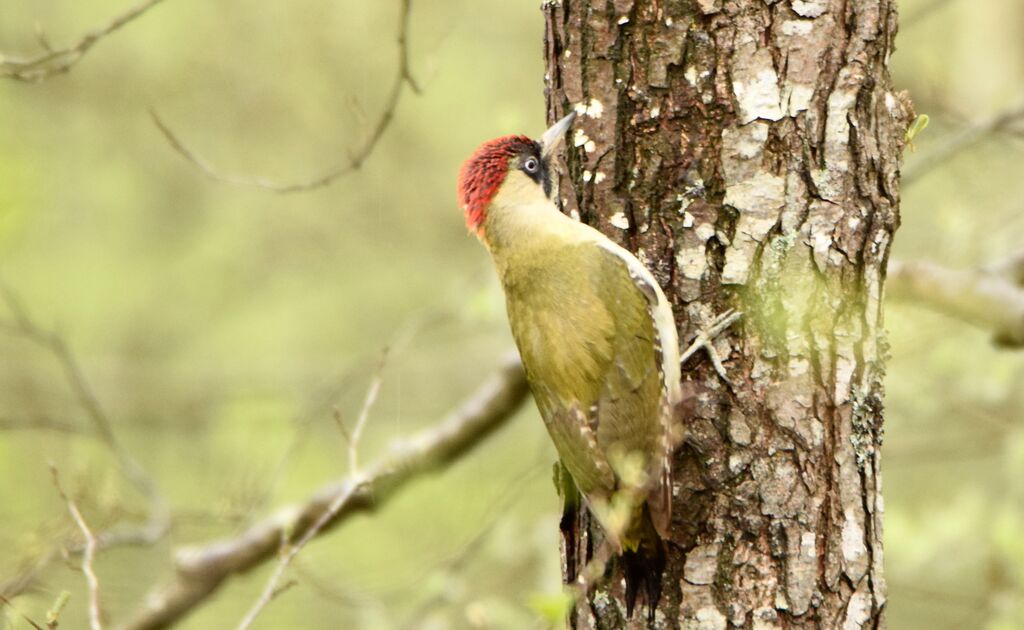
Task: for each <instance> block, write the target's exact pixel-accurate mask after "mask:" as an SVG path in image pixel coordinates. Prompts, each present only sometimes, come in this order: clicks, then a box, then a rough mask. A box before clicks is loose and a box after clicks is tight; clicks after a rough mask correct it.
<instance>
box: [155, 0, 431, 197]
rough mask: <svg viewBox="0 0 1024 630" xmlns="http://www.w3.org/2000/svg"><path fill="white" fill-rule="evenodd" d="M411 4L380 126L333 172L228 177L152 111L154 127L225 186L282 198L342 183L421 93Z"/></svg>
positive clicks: (404, 11)
mask: <svg viewBox="0 0 1024 630" xmlns="http://www.w3.org/2000/svg"><path fill="white" fill-rule="evenodd" d="M411 4H412V0H401V11H400V14H399V32H398V39H397V44H398V68H397V70H396V72H395V78H394V81H393V83H392V86H391V92H390V93H389V94H388V97H387V100H386V101H385V102H384V109H383V111H382V112H381V115H380V118H379V119H378V120H377V124H376V125H374V127H373V131H372V132H371V133H370V136H369V138H367V139H366V141H365V142H364V143H363V144H362V146H360V147H359V148H358V149H356V150H355V151H353V152H352V153H351V154H350V156H349V158H348V159H347V160H346V161H344V162H342V163H340V164H338V165H337V166H335V167H333V168H331V169H329V170H328V171H326V172H325V173H323V174H321V175H318V176H316V177H313V178H311V179H307V180H304V181H297V182H279V181H275V180H273V179H271V178H268V177H263V176H258V175H257V176H252V175H233V174H229V173H225V172H223V171H222V170H221V169H219V168H217V167H216V166H214V165H213V164H212V163H211V162H210V161H209V160H208V159H206V158H204V157H203V156H202V155H200V154H199V153H197V152H196V151H194V150H193V149H191V148H189V146H188V145H187V144H185V142H184V141H182V140H181V138H179V137H178V135H177V134H176V133H175V132H174V131H173V130H172V129H171V128H170V126H168V125H167V123H166V122H164V120H163V119H162V118H161V117H160V115H159V114H158V113H157V112H156V110H154V109H150V111H149V114H150V116H151V117H152V119H153V123H154V124H155V125H156V126H157V128H158V129H159V130H160V132H161V133H162V134H163V135H164V138H166V139H167V142H168V143H169V144H170V145H171V148H173V149H174V150H175V151H176V152H177V153H178V154H179V155H181V156H182V157H183V158H185V159H186V160H188V161H189V162H191V163H192V165H193V166H195V167H196V168H198V169H199V170H200V171H201V172H202V173H203V174H204V175H206V176H207V177H209V178H210V179H213V180H216V181H219V182H222V183H225V184H233V185H236V186H249V187H253V188H262V189H264V190H269V191H271V192H276V193H282V194H285V193H295V192H305V191H309V190H315V189H317V188H322V187H324V186H327V185H329V184H332V183H334V182H335V181H337V180H338V179H340V178H342V177H344V176H346V175H349V174H351V173H354V172H355V171H358V170H359V169H360V168H362V166H363V164H364V163H365V162H366V160H367V159H368V158H369V157H370V154H372V153H373V151H374V149H376V148H377V144H378V143H379V142H380V139H381V138H382V137H383V136H384V132H386V131H387V130H388V127H390V126H391V123H392V121H393V120H394V117H395V111H396V110H397V109H398V102H399V100H401V97H402V93H403V92H404V91H405V88H406V87H408V88H409V89H411V90H412V91H413V92H414V93H416V94H419V93H420V87H419V84H418V83H417V82H416V80H415V79H414V78H413V76H412V70H411V68H410V65H409V46H408V33H409V14H410V10H411Z"/></svg>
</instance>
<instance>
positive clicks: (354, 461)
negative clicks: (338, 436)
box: [348, 348, 388, 479]
mask: <svg viewBox="0 0 1024 630" xmlns="http://www.w3.org/2000/svg"><path fill="white" fill-rule="evenodd" d="M387 358H388V351H387V348H385V349H384V351H383V352H382V353H381V357H380V363H378V364H377V371H376V373H375V374H374V375H373V380H372V381H370V387H369V388H368V389H367V391H366V398H365V399H364V400H363V406H362V408H361V409H360V410H359V417H358V418H357V419H356V427H355V428H354V429H352V434H351V435H349V436H348V469H349V475H350V476H351V477H352V478H353V479H355V478H356V477H358V475H359V442H360V440H362V438H363V429H364V428H366V421H367V420H368V419H369V417H370V410H371V409H373V406H374V405H375V404H376V403H377V396H378V395H379V394H380V384H381V381H382V380H383V373H384V364H385V363H386V362H387Z"/></svg>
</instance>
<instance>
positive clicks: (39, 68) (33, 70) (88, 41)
mask: <svg viewBox="0 0 1024 630" xmlns="http://www.w3.org/2000/svg"><path fill="white" fill-rule="evenodd" d="M161 2H163V0H143V1H142V2H139V3H138V4H136V5H134V6H133V7H131V8H129V9H128V10H127V11H125V12H124V13H121V14H120V15H116V16H114V17H113V18H111V19H110V20H109V21H108V22H106V23H105V24H103V25H101V26H99V27H97V28H94V29H93V30H91V31H89V32H88V33H86V34H85V35H83V36H82V37H81V38H80V39H79V40H78V41H77V42H75V43H73V44H71V45H69V46H67V47H65V48H59V49H54V48H53V47H51V46H50V44H49V42H48V40H47V39H46V35H45V34H44V33H43V32H42V30H41V29H39V28H38V27H37V30H36V39H37V40H38V41H39V43H40V45H41V46H42V47H43V52H41V53H39V54H37V55H33V56H28V57H16V56H11V55H6V54H3V53H0V78H5V79H15V80H18V81H25V82H26V83H38V82H40V81H43V80H44V79H48V78H50V77H52V76H54V75H57V74H63V73H65V72H67V71H68V70H70V69H71V68H72V66H74V65H75V64H76V63H78V62H79V61H81V60H82V57H84V56H85V54H86V53H87V52H89V49H91V48H92V47H93V46H95V45H96V44H97V43H98V42H99V41H100V40H102V39H103V38H105V37H106V36H108V35H110V34H111V33H113V32H114V31H117V30H118V29H120V28H121V27H122V26H125V25H126V24H128V23H129V22H132V21H133V20H135V19H137V18H139V17H141V16H142V15H143V14H144V13H146V12H147V11H149V10H150V9H151V8H153V7H154V6H156V5H157V4H160V3H161Z"/></svg>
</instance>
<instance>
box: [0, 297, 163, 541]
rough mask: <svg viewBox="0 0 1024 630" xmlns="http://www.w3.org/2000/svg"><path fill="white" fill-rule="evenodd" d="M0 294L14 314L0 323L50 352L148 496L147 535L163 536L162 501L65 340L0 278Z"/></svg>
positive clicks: (94, 422) (120, 461) (110, 446)
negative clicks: (37, 319)
mask: <svg viewBox="0 0 1024 630" xmlns="http://www.w3.org/2000/svg"><path fill="white" fill-rule="evenodd" d="M0 298H2V299H3V301H4V302H5V303H6V305H7V309H8V311H10V313H11V316H12V317H13V318H14V321H13V322H2V321H0V327H2V328H5V329H7V330H9V331H11V332H12V333H14V334H16V335H19V336H21V337H22V338H24V339H27V340H29V341H31V342H33V343H35V344H36V345H38V346H40V347H42V348H44V349H46V350H48V351H49V352H50V353H51V354H53V355H54V357H55V358H56V359H57V361H58V363H60V366H61V369H62V370H63V371H64V377H65V379H66V380H67V382H68V385H69V386H70V387H71V390H72V391H73V392H74V395H75V398H76V399H77V400H78V403H79V405H80V406H81V407H82V409H83V410H84V411H85V414H86V416H88V418H89V420H90V421H91V422H92V425H93V428H94V429H95V431H96V434H97V435H98V436H99V438H100V440H102V441H103V443H104V444H106V446H107V448H108V449H109V450H110V451H111V453H113V455H114V457H115V458H116V459H117V463H118V466H119V467H120V469H121V472H122V474H124V476H125V477H126V478H127V479H128V480H129V481H130V482H131V483H132V484H133V485H134V486H135V487H136V488H137V489H138V490H139V492H141V493H142V495H143V496H144V497H146V499H148V500H149V502H150V506H151V508H152V513H151V519H150V528H151V535H152V536H153V537H155V538H154V540H155V539H158V538H160V537H161V536H163V534H164V533H165V532H166V529H167V525H168V523H169V517H168V510H167V505H166V501H165V500H164V498H163V495H161V494H160V491H159V490H158V489H157V486H156V483H154V481H153V479H152V478H151V477H150V476H149V474H148V473H147V472H146V471H145V469H143V468H142V466H140V465H139V463H138V462H137V461H135V458H133V457H132V456H131V455H130V454H129V453H128V451H127V450H125V448H124V447H123V446H122V445H121V442H120V440H118V438H117V435H116V434H115V433H114V428H113V424H112V423H111V421H110V417H109V416H108V415H107V412H106V410H105V409H104V408H103V405H102V404H100V401H99V398H98V397H97V395H96V392H95V391H94V390H93V388H92V386H91V385H90V384H89V381H88V380H87V379H86V378H85V373H84V372H83V371H82V367H81V366H80V365H79V363H78V359H77V358H76V357H75V355H74V353H73V352H71V349H70V347H69V346H68V344H67V342H66V341H64V338H63V337H61V336H60V335H59V334H57V333H56V332H54V331H52V330H46V329H44V328H43V327H41V326H39V325H38V324H37V323H36V322H35V321H33V320H32V318H31V317H30V316H29V314H28V310H27V309H26V308H25V306H24V304H22V302H21V300H20V298H18V296H17V295H16V294H15V293H14V291H13V290H12V289H11V288H10V287H9V286H7V284H6V283H5V282H3V280H2V279H0Z"/></svg>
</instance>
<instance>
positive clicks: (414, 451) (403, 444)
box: [126, 357, 527, 630]
mask: <svg viewBox="0 0 1024 630" xmlns="http://www.w3.org/2000/svg"><path fill="white" fill-rule="evenodd" d="M526 394H527V386H526V378H525V376H524V375H523V372H522V368H521V366H520V364H519V361H518V358H513V357H510V358H509V359H508V360H506V361H505V362H504V364H503V365H502V367H501V369H500V370H499V371H498V372H497V374H495V375H494V376H492V377H491V378H490V379H489V380H488V381H487V382H485V383H484V384H483V385H482V386H481V387H480V388H479V389H478V390H477V391H476V393H474V394H473V395H472V396H471V397H470V398H469V399H467V400H466V401H465V402H464V403H463V404H462V406H460V407H459V408H458V409H456V410H455V411H454V412H453V413H452V414H451V415H450V416H449V417H447V418H446V419H444V420H443V421H442V422H441V423H440V424H438V425H437V426H435V427H433V428H431V429H429V430H425V431H423V432H421V433H419V434H417V435H415V436H413V437H411V438H408V439H405V440H402V441H400V442H398V443H396V444H395V445H393V447H392V448H391V451H390V453H389V454H387V455H384V456H382V457H380V458H378V459H377V460H376V461H374V462H373V463H372V464H370V465H368V466H367V467H366V468H365V469H364V470H363V472H362V474H361V476H360V477H359V478H358V479H351V478H349V477H348V476H347V475H346V478H345V479H342V480H340V481H337V482H334V483H331V484H328V485H327V486H325V487H324V488H322V489H321V490H320V491H319V492H318V493H317V494H316V495H315V496H313V497H312V498H311V499H309V500H307V501H306V502H305V503H302V504H300V505H295V506H290V507H287V508H285V509H283V510H281V511H279V512H278V513H277V514H275V515H273V516H271V517H269V518H268V519H266V520H264V521H262V522H259V523H256V524H255V525H253V526H252V527H250V528H249V529H248V530H247V531H245V532H243V533H242V534H240V535H239V536H237V537H235V538H231V539H227V540H222V541H219V542H214V543H211V544H208V545H205V546H202V547H197V548H192V549H183V550H180V551H179V552H178V553H177V557H176V566H177V571H176V577H175V580H174V582H173V583H171V584H169V585H167V586H165V587H163V588H158V589H156V590H154V591H153V592H151V594H150V596H149V597H147V600H146V603H145V605H144V606H143V608H142V609H141V610H139V611H138V613H137V614H136V616H135V617H134V619H132V620H130V621H129V622H128V624H127V625H126V628H127V629H128V630H143V629H153V628H166V627H168V626H169V625H171V624H173V623H174V622H176V621H177V620H179V619H181V618H182V617H184V616H185V615H186V614H188V613H189V612H190V611H192V610H193V609H194V608H196V607H197V606H199V605H201V604H202V603H203V602H204V601H206V600H207V599H208V598H209V597H210V596H211V595H213V594H214V593H215V592H216V591H217V590H218V589H219V588H220V587H221V586H222V585H223V584H224V582H225V581H226V580H227V579H228V578H230V577H232V576H234V575H238V574H240V573H244V572H246V571H249V570H251V569H253V568H255V567H257V566H260V565H261V564H263V563H265V562H267V561H268V560H269V559H271V558H273V557H274V556H275V554H276V552H277V551H278V550H279V549H280V544H281V540H282V538H286V539H288V540H301V539H302V538H303V537H304V536H305V535H306V534H307V532H309V530H310V528H312V527H313V526H314V525H315V524H316V523H317V522H318V521H319V520H320V519H321V518H322V517H323V515H324V514H325V513H326V512H327V511H328V510H331V508H332V506H334V505H335V504H337V509H336V510H334V511H333V512H334V514H333V516H332V517H330V518H329V519H328V520H327V521H326V522H325V523H324V524H323V526H322V527H321V528H320V530H319V531H318V534H320V535H322V534H324V533H325V532H327V531H330V530H331V529H333V528H334V527H337V526H338V525H340V524H341V523H343V522H345V520H346V519H347V518H348V517H350V516H351V515H353V514H356V513H359V512H366V511H372V510H375V509H377V508H379V507H380V506H382V505H384V504H385V503H386V502H387V500H388V499H390V498H391V497H392V496H393V495H394V494H395V493H397V492H398V491H399V490H401V489H402V488H403V487H404V486H405V484H406V483H408V482H409V481H411V480H413V479H415V478H418V477H419V476H421V475H423V474H424V473H427V472H430V471H433V470H437V469H439V468H443V467H445V466H447V465H448V464H450V463H452V462H455V461H457V460H458V459H460V458H461V457H462V456H464V455H465V454H467V453H468V452H470V451H471V450H472V449H473V448H474V447H476V446H477V445H478V444H480V443H481V442H483V441H484V439H485V438H487V437H488V436H489V435H491V434H492V433H493V432H494V431H495V430H496V429H497V428H498V427H500V426H502V425H503V424H504V422H505V421H506V420H508V419H509V418H510V417H511V416H512V415H513V414H514V413H515V411H516V410H518V409H519V407H520V405H521V404H522V403H523V401H524V400H525V399H526Z"/></svg>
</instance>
